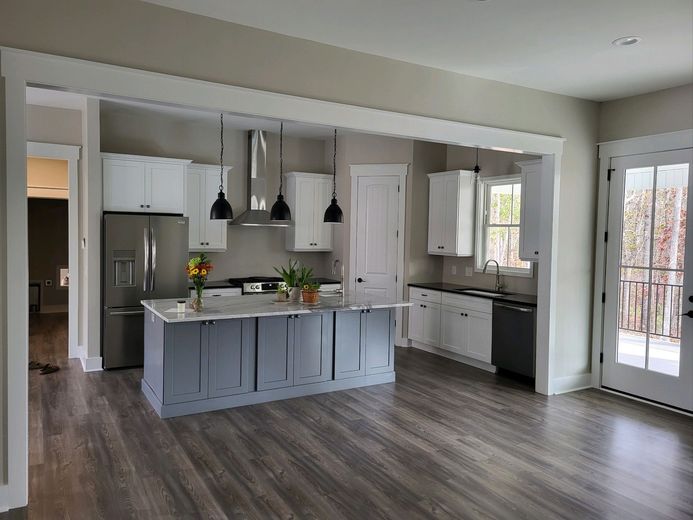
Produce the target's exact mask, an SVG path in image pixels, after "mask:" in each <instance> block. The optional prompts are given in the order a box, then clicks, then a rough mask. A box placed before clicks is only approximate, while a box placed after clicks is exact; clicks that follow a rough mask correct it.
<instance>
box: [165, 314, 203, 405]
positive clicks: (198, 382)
mask: <svg viewBox="0 0 693 520" xmlns="http://www.w3.org/2000/svg"><path fill="white" fill-rule="evenodd" d="M209 327H210V326H209V325H208V324H207V323H206V322H199V321H193V322H183V323H167V324H166V327H165V331H164V404H171V403H181V402H185V401H195V400H199V399H206V398H207V396H208V379H209V377H208V376H209V374H208V370H209V368H208V367H209V353H208V341H209V340H208V338H209Z"/></svg>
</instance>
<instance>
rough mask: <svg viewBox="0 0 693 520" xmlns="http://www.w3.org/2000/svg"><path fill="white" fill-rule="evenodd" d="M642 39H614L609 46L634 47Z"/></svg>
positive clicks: (633, 37) (638, 37)
mask: <svg viewBox="0 0 693 520" xmlns="http://www.w3.org/2000/svg"><path fill="white" fill-rule="evenodd" d="M641 41H642V38H641V37H640V36H622V37H621V38H616V39H615V40H614V41H612V42H611V45H616V46H617V47H627V46H629V45H635V44H636V43H640V42H641Z"/></svg>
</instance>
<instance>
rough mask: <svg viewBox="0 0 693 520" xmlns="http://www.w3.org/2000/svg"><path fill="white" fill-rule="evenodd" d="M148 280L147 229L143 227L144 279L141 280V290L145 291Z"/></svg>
mask: <svg viewBox="0 0 693 520" xmlns="http://www.w3.org/2000/svg"><path fill="white" fill-rule="evenodd" d="M148 282H149V230H148V229H147V228H144V280H142V290H143V291H144V292H147V284H148Z"/></svg>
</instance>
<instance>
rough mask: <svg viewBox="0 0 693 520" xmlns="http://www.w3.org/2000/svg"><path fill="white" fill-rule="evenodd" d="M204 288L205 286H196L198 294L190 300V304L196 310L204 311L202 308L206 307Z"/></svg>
mask: <svg viewBox="0 0 693 520" xmlns="http://www.w3.org/2000/svg"><path fill="white" fill-rule="evenodd" d="M203 290H204V286H202V287H196V288H195V292H196V294H197V296H196V297H195V298H193V299H192V301H191V302H190V306H191V307H192V309H193V310H194V311H195V312H202V309H203V307H204V304H203V301H202V291H203Z"/></svg>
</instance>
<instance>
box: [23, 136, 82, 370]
mask: <svg viewBox="0 0 693 520" xmlns="http://www.w3.org/2000/svg"><path fill="white" fill-rule="evenodd" d="M81 151H82V147H81V146H72V145H67V144H53V143H38V142H35V141H27V143H26V155H27V157H38V158H41V159H56V160H60V161H67V172H68V175H67V194H68V195H67V196H68V199H67V227H68V233H67V241H68V242H67V244H68V245H67V258H68V260H67V268H68V269H69V271H70V285H69V286H68V288H67V292H68V295H67V309H68V315H67V316H68V317H67V357H68V358H80V357H81V352H80V348H79V344H78V339H79V338H78V333H79V160H80V155H81Z"/></svg>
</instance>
